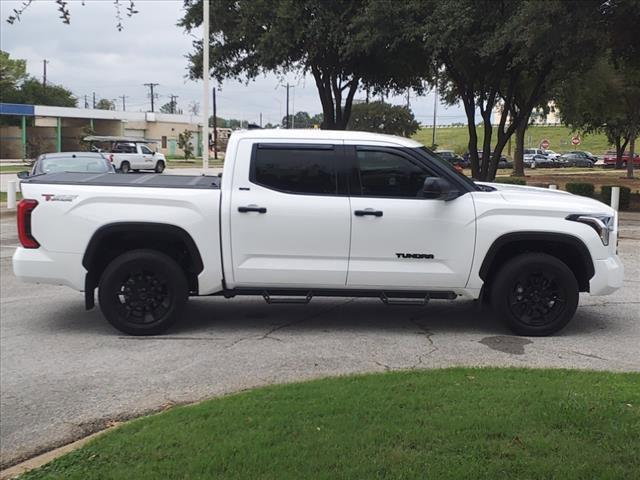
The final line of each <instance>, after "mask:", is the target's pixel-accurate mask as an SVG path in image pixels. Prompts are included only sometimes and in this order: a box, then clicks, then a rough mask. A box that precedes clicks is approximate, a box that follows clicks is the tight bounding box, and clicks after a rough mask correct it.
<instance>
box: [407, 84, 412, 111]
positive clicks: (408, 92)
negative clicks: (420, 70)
mask: <svg viewBox="0 0 640 480" xmlns="http://www.w3.org/2000/svg"><path fill="white" fill-rule="evenodd" d="M409 95H411V89H409V88H408V89H407V110H410V109H411V103H410V101H409Z"/></svg>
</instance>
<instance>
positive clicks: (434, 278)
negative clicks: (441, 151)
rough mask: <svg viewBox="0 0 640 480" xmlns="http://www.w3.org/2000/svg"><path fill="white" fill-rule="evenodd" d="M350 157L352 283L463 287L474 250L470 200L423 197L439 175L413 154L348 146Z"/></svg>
mask: <svg viewBox="0 0 640 480" xmlns="http://www.w3.org/2000/svg"><path fill="white" fill-rule="evenodd" d="M345 149H346V150H347V152H351V155H352V157H351V158H353V166H354V168H353V170H352V172H353V173H352V175H351V180H350V187H351V215H352V217H351V218H352V222H353V223H352V234H351V255H350V261H349V273H348V278H347V285H348V286H349V287H353V288H357V287H362V288H398V289H400V288H407V289H447V288H462V287H464V286H465V285H466V283H467V279H468V277H469V272H470V270H471V263H472V260H473V252H474V245H475V233H476V232H475V230H476V225H475V210H474V204H473V199H472V198H471V195H461V196H459V197H458V198H456V199H454V200H450V201H444V200H432V199H425V198H423V197H422V196H421V191H422V187H423V184H424V179H425V178H426V177H428V176H429V177H434V176H442V172H440V175H438V171H439V170H438V169H435V171H433V168H431V169H430V168H429V166H428V163H426V162H424V161H422V160H421V159H420V156H416V155H415V154H412V153H411V152H410V150H413V149H401V148H385V147H368V146H367V147H365V146H362V147H354V146H346V147H345Z"/></svg>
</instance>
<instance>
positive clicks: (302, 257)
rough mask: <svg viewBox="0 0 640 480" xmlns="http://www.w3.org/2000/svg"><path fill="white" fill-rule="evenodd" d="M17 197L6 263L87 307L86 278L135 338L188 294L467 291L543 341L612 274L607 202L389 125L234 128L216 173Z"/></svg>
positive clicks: (87, 180) (162, 327)
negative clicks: (461, 163) (394, 131)
mask: <svg viewBox="0 0 640 480" xmlns="http://www.w3.org/2000/svg"><path fill="white" fill-rule="evenodd" d="M22 195H23V197H24V198H23V200H22V201H21V203H20V204H19V208H18V213H17V222H18V232H19V238H20V243H21V246H20V247H19V248H18V249H17V250H16V252H15V254H14V256H13V268H14V272H15V275H16V276H17V277H18V278H20V279H22V280H24V281H27V282H35V283H51V284H61V285H67V286H69V287H71V288H73V289H75V290H78V291H81V292H84V302H85V306H86V308H87V309H91V308H93V307H94V302H95V300H94V298H95V290H96V289H97V296H98V300H99V305H100V308H101V310H102V312H103V314H104V316H105V317H106V319H107V320H108V321H109V322H110V323H111V324H112V325H113V326H114V327H115V328H117V329H118V330H121V331H122V332H125V333H128V334H132V335H157V334H160V333H162V332H164V331H166V330H167V329H168V328H169V327H171V326H172V325H173V324H174V323H175V322H176V321H179V320H180V319H181V317H182V316H183V315H184V308H185V304H186V303H187V299H188V298H189V297H190V296H203V295H217V296H223V297H225V298H229V299H231V298H234V297H238V296H243V295H254V296H262V297H263V298H264V299H265V300H266V302H267V303H308V302H309V301H311V300H312V298H313V297H319V296H329V297H377V298H380V299H381V300H382V301H383V302H384V303H385V304H387V305H423V304H426V303H427V302H428V301H430V300H436V299H445V300H454V299H458V298H466V299H478V300H479V301H480V302H482V303H485V302H487V303H490V304H491V305H492V307H493V309H494V311H495V312H496V313H497V314H498V315H499V316H500V317H502V318H503V319H504V320H505V322H506V323H507V325H508V326H509V327H510V328H511V329H512V330H513V331H514V332H516V333H517V334H521V335H530V336H536V335H549V334H552V333H554V332H557V331H558V330H560V329H561V328H563V327H564V326H565V325H566V324H567V323H568V322H569V320H571V318H572V317H573V316H574V313H575V311H576V308H577V306H578V300H579V293H580V292H589V293H590V294H591V295H607V294H610V293H612V292H614V291H615V290H616V289H618V288H619V287H620V286H621V285H622V281H623V266H622V264H621V262H620V260H619V258H618V256H617V253H616V244H617V237H618V217H617V213H616V211H614V210H613V209H611V208H610V207H608V206H607V205H605V204H603V203H601V202H598V201H596V200H592V199H589V198H585V197H580V196H575V195H571V194H569V193H566V192H562V191H557V190H546V189H541V188H533V187H524V186H515V185H501V184H491V183H478V182H473V181H472V180H470V179H469V178H467V177H465V176H464V175H462V174H459V173H458V172H456V171H455V170H454V169H453V168H452V167H451V166H450V165H449V164H448V163H447V162H446V161H443V160H441V159H440V158H439V157H438V156H437V155H436V154H434V153H433V152H431V151H430V150H428V149H427V148H425V147H423V146H422V145H420V144H419V143H417V142H415V141H413V140H409V139H405V138H399V137H393V136H386V135H378V134H371V133H362V132H336V131H319V130H299V131H296V130H249V131H244V132H236V133H233V135H232V136H231V138H230V140H229V144H228V148H227V153H226V156H225V166H224V174H223V175H222V176H207V175H202V176H177V175H154V174H145V175H109V174H92V173H86V174H85V173H54V174H47V175H39V176H34V177H30V178H28V179H26V180H24V181H23V182H22ZM482 303H481V304H482ZM27 308H28V307H27Z"/></svg>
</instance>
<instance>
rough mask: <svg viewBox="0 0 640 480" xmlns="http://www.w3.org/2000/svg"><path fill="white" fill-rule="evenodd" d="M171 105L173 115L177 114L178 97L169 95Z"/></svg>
mask: <svg viewBox="0 0 640 480" xmlns="http://www.w3.org/2000/svg"><path fill="white" fill-rule="evenodd" d="M169 98H170V99H171V100H169V105H170V106H171V113H176V104H177V103H178V102H177V100H178V95H169Z"/></svg>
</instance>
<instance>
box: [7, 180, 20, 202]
mask: <svg viewBox="0 0 640 480" xmlns="http://www.w3.org/2000/svg"><path fill="white" fill-rule="evenodd" d="M17 183H18V182H16V181H15V180H9V181H8V182H7V208H10V209H14V208H16V185H17Z"/></svg>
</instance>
